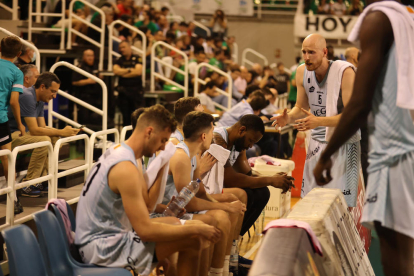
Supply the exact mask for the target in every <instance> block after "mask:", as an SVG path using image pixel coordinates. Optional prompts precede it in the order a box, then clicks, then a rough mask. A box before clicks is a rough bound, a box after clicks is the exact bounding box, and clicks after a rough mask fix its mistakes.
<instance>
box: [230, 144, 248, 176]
mask: <svg viewBox="0 0 414 276" xmlns="http://www.w3.org/2000/svg"><path fill="white" fill-rule="evenodd" d="M233 169H234V170H235V171H236V172H239V173H242V174H246V175H252V168H251V167H250V165H249V161H248V160H247V156H246V151H245V150H243V151H241V152H240V154H239V156H238V157H237V160H236V162H235V163H234V164H233Z"/></svg>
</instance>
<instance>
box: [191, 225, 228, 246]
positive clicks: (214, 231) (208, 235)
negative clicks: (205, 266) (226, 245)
mask: <svg viewBox="0 0 414 276" xmlns="http://www.w3.org/2000/svg"><path fill="white" fill-rule="evenodd" d="M186 224H187V222H186ZM194 227H196V228H197V231H198V233H199V234H200V235H201V236H202V237H203V238H205V239H207V240H208V241H210V242H212V243H216V242H218V241H219V240H220V238H221V231H220V230H219V229H218V228H216V227H214V226H211V225H208V224H205V223H202V224H197V225H194Z"/></svg>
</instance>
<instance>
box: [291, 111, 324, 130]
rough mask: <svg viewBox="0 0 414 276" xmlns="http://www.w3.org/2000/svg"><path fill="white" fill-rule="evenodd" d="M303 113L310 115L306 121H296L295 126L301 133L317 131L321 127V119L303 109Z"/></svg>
mask: <svg viewBox="0 0 414 276" xmlns="http://www.w3.org/2000/svg"><path fill="white" fill-rule="evenodd" d="M301 110H302V112H304V113H306V115H308V116H307V117H306V118H304V119H299V120H296V121H295V123H296V124H295V125H294V126H293V127H294V128H296V129H297V130H299V131H306V130H309V129H315V128H317V127H318V126H319V118H318V117H316V116H315V115H313V114H312V113H310V112H309V111H308V110H305V109H303V108H301Z"/></svg>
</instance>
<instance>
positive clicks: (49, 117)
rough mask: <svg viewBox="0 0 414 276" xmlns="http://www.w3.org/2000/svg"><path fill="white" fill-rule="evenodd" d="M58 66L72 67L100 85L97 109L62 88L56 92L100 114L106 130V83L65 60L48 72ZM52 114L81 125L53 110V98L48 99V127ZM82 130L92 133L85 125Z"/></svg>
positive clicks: (52, 70) (70, 122)
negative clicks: (100, 105)
mask: <svg viewBox="0 0 414 276" xmlns="http://www.w3.org/2000/svg"><path fill="white" fill-rule="evenodd" d="M59 66H66V67H68V68H69V69H72V70H73V71H75V72H77V73H79V74H81V75H83V76H85V77H88V78H91V79H93V80H94V81H96V82H97V83H98V84H100V85H101V87H102V110H101V109H98V108H96V107H94V106H92V105H90V104H88V103H86V102H84V101H82V100H80V99H78V98H76V97H74V96H72V95H70V94H68V93H66V92H63V91H62V90H59V91H58V94H60V95H62V96H63V97H65V98H67V99H69V100H71V101H73V102H75V103H77V104H79V105H81V106H83V107H85V108H87V109H89V110H91V111H93V112H95V113H97V114H99V115H101V116H102V130H106V129H107V123H108V89H107V87H106V84H105V83H104V82H103V81H102V80H101V79H100V78H98V77H95V76H94V75H92V74H90V73H88V72H86V71H84V70H82V69H80V68H79V67H76V66H75V65H73V64H70V63H68V62H66V61H59V62H57V63H55V64H54V65H53V66H52V67H51V68H50V72H52V73H53V72H54V71H55V70H56V68H57V67H59ZM53 116H55V117H56V118H58V119H60V120H62V121H64V122H66V123H69V124H71V125H74V126H75V127H80V126H81V125H80V124H79V123H77V122H75V121H73V120H71V119H69V118H66V117H64V116H62V115H60V114H59V113H57V112H55V111H53V99H51V100H50V101H49V112H48V125H49V127H52V126H53V123H52V120H53ZM83 131H85V132H86V133H89V134H92V133H94V131H93V130H91V129H89V128H87V127H85V128H83ZM104 139H105V140H104V143H106V137H105V138H104Z"/></svg>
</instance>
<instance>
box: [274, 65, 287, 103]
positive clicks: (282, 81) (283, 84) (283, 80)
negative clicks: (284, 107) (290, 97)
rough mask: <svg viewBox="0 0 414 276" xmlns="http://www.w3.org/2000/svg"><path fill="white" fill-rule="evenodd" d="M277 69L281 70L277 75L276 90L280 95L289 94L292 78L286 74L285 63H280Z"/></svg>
mask: <svg viewBox="0 0 414 276" xmlns="http://www.w3.org/2000/svg"><path fill="white" fill-rule="evenodd" d="M277 69H278V70H279V74H278V75H276V77H275V79H276V82H277V84H276V90H277V92H278V93H279V95H280V94H284V93H287V92H288V91H289V80H290V76H289V74H288V73H286V71H285V66H284V65H283V63H281V62H279V63H278V64H277Z"/></svg>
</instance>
